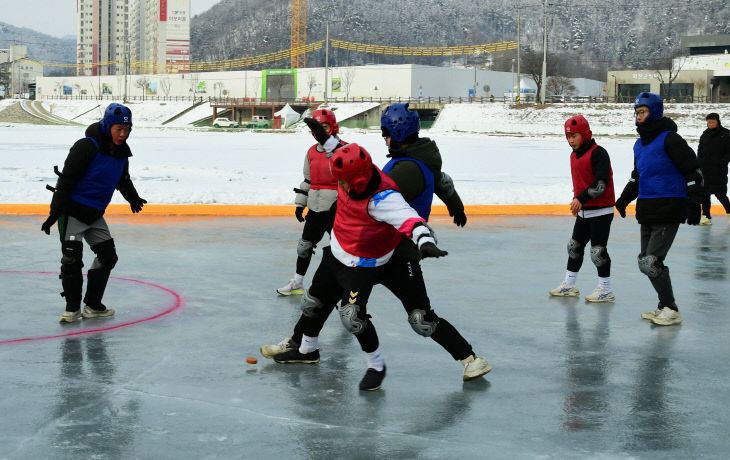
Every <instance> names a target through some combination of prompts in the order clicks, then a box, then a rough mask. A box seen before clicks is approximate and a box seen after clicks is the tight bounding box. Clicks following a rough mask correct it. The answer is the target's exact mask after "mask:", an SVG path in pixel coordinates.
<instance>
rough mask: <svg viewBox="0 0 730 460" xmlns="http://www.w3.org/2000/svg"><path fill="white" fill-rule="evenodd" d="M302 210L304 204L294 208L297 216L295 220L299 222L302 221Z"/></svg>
mask: <svg viewBox="0 0 730 460" xmlns="http://www.w3.org/2000/svg"><path fill="white" fill-rule="evenodd" d="M303 212H304V206H297V208H296V209H295V210H294V215H295V216H297V220H298V221H299V222H304V216H303V215H302V213H303Z"/></svg>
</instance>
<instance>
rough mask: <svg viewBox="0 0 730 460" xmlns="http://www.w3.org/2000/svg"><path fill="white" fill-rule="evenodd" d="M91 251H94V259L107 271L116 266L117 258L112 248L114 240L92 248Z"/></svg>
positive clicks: (115, 251) (114, 249)
mask: <svg viewBox="0 0 730 460" xmlns="http://www.w3.org/2000/svg"><path fill="white" fill-rule="evenodd" d="M91 250H92V251H94V253H95V254H96V258H97V259H99V262H100V263H101V265H103V266H104V268H106V269H107V270H111V269H112V268H114V266H115V265H116V264H117V260H118V258H117V250H116V248H115V247H114V238H111V239H108V240H106V241H102V242H101V243H99V244H96V245H94V246H92V247H91Z"/></svg>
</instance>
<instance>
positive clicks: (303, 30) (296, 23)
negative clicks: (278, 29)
mask: <svg viewBox="0 0 730 460" xmlns="http://www.w3.org/2000/svg"><path fill="white" fill-rule="evenodd" d="M306 45H307V0H291V68H292V69H297V68H303V67H306V66H307V55H306V53H305V52H304V47H305V46H306Z"/></svg>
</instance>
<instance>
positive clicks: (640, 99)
mask: <svg viewBox="0 0 730 460" xmlns="http://www.w3.org/2000/svg"><path fill="white" fill-rule="evenodd" d="M639 107H646V108H648V109H649V121H658V120H659V119H660V118H661V117H663V116H664V103H663V102H662V98H661V97H660V96H659V95H658V94H654V93H639V95H638V96H636V100H635V101H634V110H636V109H638V108H639ZM637 124H638V123H637Z"/></svg>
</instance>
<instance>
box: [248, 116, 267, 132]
mask: <svg viewBox="0 0 730 460" xmlns="http://www.w3.org/2000/svg"><path fill="white" fill-rule="evenodd" d="M246 128H253V129H266V128H271V121H270V120H269V118H268V117H265V116H263V115H254V116H253V117H251V121H249V122H247V123H246Z"/></svg>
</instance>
